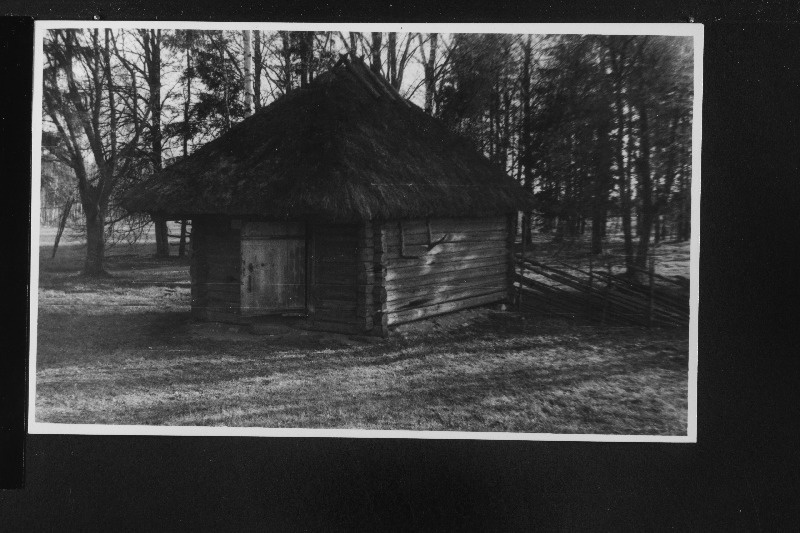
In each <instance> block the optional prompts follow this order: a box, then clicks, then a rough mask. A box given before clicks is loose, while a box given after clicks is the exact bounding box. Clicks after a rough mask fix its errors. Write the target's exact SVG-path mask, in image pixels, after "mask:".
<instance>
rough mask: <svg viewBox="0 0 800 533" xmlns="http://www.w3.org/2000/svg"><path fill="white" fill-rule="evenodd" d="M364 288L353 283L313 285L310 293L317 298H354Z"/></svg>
mask: <svg viewBox="0 0 800 533" xmlns="http://www.w3.org/2000/svg"><path fill="white" fill-rule="evenodd" d="M364 292H365V290H364V289H361V288H360V287H356V286H353V285H315V286H314V287H313V288H312V289H311V293H312V295H313V296H314V298H316V299H317V300H320V301H321V300H355V299H356V298H358V296H359V294H364Z"/></svg>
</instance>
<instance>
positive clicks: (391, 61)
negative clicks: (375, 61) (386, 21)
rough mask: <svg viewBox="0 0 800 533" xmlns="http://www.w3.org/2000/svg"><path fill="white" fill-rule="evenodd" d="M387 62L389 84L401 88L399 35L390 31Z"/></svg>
mask: <svg viewBox="0 0 800 533" xmlns="http://www.w3.org/2000/svg"><path fill="white" fill-rule="evenodd" d="M387 48H388V52H387V60H386V62H387V63H388V68H387V70H388V71H389V84H390V85H391V86H392V87H394V88H395V89H399V88H400V84H399V83H397V33H395V32H393V31H390V32H389V42H388V43H387Z"/></svg>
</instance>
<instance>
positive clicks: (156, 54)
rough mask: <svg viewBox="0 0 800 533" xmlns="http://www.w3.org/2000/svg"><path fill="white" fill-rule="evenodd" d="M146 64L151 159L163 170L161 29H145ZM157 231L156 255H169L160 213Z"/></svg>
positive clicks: (163, 222)
mask: <svg viewBox="0 0 800 533" xmlns="http://www.w3.org/2000/svg"><path fill="white" fill-rule="evenodd" d="M143 32H144V33H143V43H144V47H145V49H144V52H145V65H146V68H147V86H148V89H149V92H150V99H149V102H148V106H149V107H150V137H151V144H150V150H151V154H150V157H151V160H152V162H153V170H154V171H155V172H158V171H160V170H161V152H162V147H161V142H162V133H161V30H143ZM152 219H153V225H154V226H155V233H156V257H169V235H168V233H167V220H166V219H165V218H164V217H162V216H159V215H152Z"/></svg>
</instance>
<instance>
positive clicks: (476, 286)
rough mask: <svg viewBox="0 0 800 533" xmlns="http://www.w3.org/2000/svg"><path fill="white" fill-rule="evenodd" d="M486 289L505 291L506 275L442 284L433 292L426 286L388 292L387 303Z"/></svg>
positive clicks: (402, 288)
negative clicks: (435, 294) (434, 294)
mask: <svg viewBox="0 0 800 533" xmlns="http://www.w3.org/2000/svg"><path fill="white" fill-rule="evenodd" d="M485 287H494V288H496V289H497V290H501V289H504V288H505V287H506V274H505V273H502V274H495V275H493V276H488V277H486V276H482V277H478V278H473V279H472V280H471V282H468V283H464V282H457V283H448V284H442V285H439V286H437V287H436V290H431V287H429V286H425V285H423V286H421V287H414V286H408V287H400V288H397V289H393V290H392V291H391V292H388V291H387V292H386V301H387V302H390V303H394V304H395V305H397V302H403V301H407V300H412V299H415V298H420V297H429V296H432V294H433V293H439V292H445V293H452V292H456V291H470V290H480V289H481V288H485Z"/></svg>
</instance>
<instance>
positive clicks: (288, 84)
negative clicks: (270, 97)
mask: <svg viewBox="0 0 800 533" xmlns="http://www.w3.org/2000/svg"><path fill="white" fill-rule="evenodd" d="M280 35H281V59H282V64H281V66H282V68H283V80H282V81H283V87H282V89H283V94H289V93H290V92H291V91H292V43H291V39H290V37H291V36H290V35H289V32H288V31H282V32H280Z"/></svg>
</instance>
